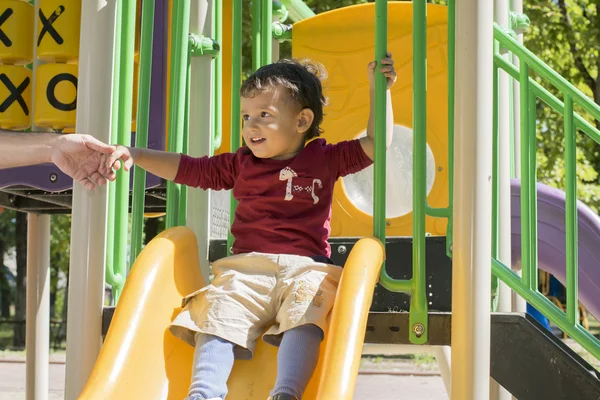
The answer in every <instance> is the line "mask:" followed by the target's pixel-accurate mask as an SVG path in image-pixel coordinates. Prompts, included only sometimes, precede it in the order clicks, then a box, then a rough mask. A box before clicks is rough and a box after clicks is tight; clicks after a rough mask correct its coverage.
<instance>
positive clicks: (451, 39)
mask: <svg viewBox="0 0 600 400" xmlns="http://www.w3.org/2000/svg"><path fill="white" fill-rule="evenodd" d="M455 60H456V2H455V0H448V207H449V208H450V210H451V212H450V218H448V228H447V229H446V254H448V256H450V257H451V256H452V227H453V225H454V224H453V222H452V211H453V210H454V76H455V70H454V63H455Z"/></svg>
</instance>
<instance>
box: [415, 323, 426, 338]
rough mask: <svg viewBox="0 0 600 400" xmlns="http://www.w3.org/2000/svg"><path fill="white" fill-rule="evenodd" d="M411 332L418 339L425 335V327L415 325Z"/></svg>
mask: <svg viewBox="0 0 600 400" xmlns="http://www.w3.org/2000/svg"><path fill="white" fill-rule="evenodd" d="M413 332H414V334H415V335H416V336H417V337H418V338H420V337H421V336H423V334H424V333H425V327H424V326H423V324H415V325H414V326H413Z"/></svg>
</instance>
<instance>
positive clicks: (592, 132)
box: [494, 54, 600, 144]
mask: <svg viewBox="0 0 600 400" xmlns="http://www.w3.org/2000/svg"><path fill="white" fill-rule="evenodd" d="M494 61H495V62H496V64H497V65H498V67H499V68H502V69H503V70H504V71H505V72H506V73H508V74H509V75H510V76H511V77H512V78H513V79H516V80H519V69H518V68H517V67H515V66H514V65H513V64H511V63H510V62H509V61H507V60H505V59H504V58H502V57H501V56H500V55H499V54H496V55H495V56H494ZM529 85H530V90H531V91H532V92H533V94H534V95H535V96H536V97H537V98H539V99H540V100H542V101H543V102H545V103H546V104H547V105H548V106H550V107H551V108H552V109H553V110H554V111H556V112H557V113H559V114H563V113H564V107H565V106H564V104H563V102H562V101H561V100H559V99H558V98H557V97H556V96H554V95H553V94H552V93H550V92H549V91H548V90H546V89H545V88H543V87H542V85H540V84H539V83H537V82H536V81H535V80H533V78H529ZM575 127H576V128H577V129H579V130H581V131H582V132H583V133H585V134H586V135H588V136H589V137H590V138H592V139H593V140H594V141H595V142H596V143H598V144H600V131H599V130H598V129H596V128H595V127H594V126H593V125H592V124H590V123H589V122H588V121H586V120H585V119H584V118H583V117H582V116H581V115H579V114H575Z"/></svg>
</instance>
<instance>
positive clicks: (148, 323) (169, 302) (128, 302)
mask: <svg viewBox="0 0 600 400" xmlns="http://www.w3.org/2000/svg"><path fill="white" fill-rule="evenodd" d="M383 260H384V247H383V246H382V244H381V242H379V241H378V240H376V239H372V238H365V239H361V240H360V241H359V242H358V243H357V244H356V245H355V247H354V248H353V250H352V252H351V253H350V256H349V258H348V262H347V263H346V266H345V268H344V272H343V275H342V279H341V282H340V287H339V290H338V294H337V299H336V303H335V306H334V309H333V316H332V320H331V329H330V331H329V334H328V337H327V338H326V340H325V341H324V342H323V345H322V347H321V356H320V361H319V366H318V368H317V371H316V372H315V374H314V376H313V378H312V380H311V382H310V385H309V387H308V389H307V391H306V393H305V395H304V399H307V400H312V399H319V400H344V399H352V396H353V393H354V386H355V383H356V376H357V374H358V366H359V362H360V355H361V351H362V345H363V341H364V336H365V329H366V324H367V316H368V314H369V307H370V305H371V301H372V297H373V290H374V287H375V283H376V282H377V279H378V277H379V268H380V266H381V264H382V262H383ZM204 285H205V282H204V280H203V278H202V275H201V273H200V267H199V263H198V251H197V242H196V237H195V235H194V233H193V232H192V231H191V230H189V229H188V228H184V227H178V228H173V229H169V230H167V231H165V232H163V233H162V234H160V235H159V236H157V237H156V238H155V239H154V240H152V242H150V243H149V244H148V246H146V248H145V249H144V250H143V251H142V253H141V254H140V256H139V257H138V259H137V261H136V262H135V264H134V266H133V268H132V270H131V273H130V275H129V277H128V279H127V282H126V284H125V288H124V290H123V293H122V295H121V298H120V300H119V304H118V306H117V308H116V310H115V314H114V317H113V320H112V323H111V326H110V329H109V331H108V334H107V337H106V340H105V342H104V345H103V346H102V350H101V351H100V355H99V357H98V360H97V361H96V365H95V367H94V370H93V371H92V374H91V376H90V378H89V380H88V382H87V385H86V386H85V388H84V390H83V392H82V394H81V396H80V397H79V398H80V399H110V400H118V399H124V400H125V399H127V400H131V399H145V400H155V399H156V400H159V399H160V400H162V399H177V400H181V399H183V398H185V396H186V394H187V390H188V387H189V384H190V377H191V365H192V357H193V348H192V347H191V346H189V345H188V344H186V343H184V342H183V341H181V340H179V339H176V338H175V337H173V336H172V335H171V333H170V332H169V330H168V325H169V323H170V322H171V321H172V320H173V318H175V316H176V315H177V314H178V312H179V311H180V309H181V308H180V307H181V298H182V297H183V296H184V295H186V294H188V293H190V292H192V291H194V290H196V289H198V288H200V287H202V286H204ZM276 356H277V349H276V348H274V347H271V346H269V345H266V344H264V343H262V341H260V344H259V346H258V348H257V351H256V354H255V357H254V359H253V360H251V361H237V362H236V363H235V365H234V368H233V372H232V374H231V377H230V379H229V383H228V386H229V395H228V396H227V399H230V400H266V399H267V397H268V396H269V390H270V389H271V388H272V386H273V384H274V381H275V372H276Z"/></svg>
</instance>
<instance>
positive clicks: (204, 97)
mask: <svg viewBox="0 0 600 400" xmlns="http://www.w3.org/2000/svg"><path fill="white" fill-rule="evenodd" d="M213 4H214V3H213V1H212V0H200V1H192V3H191V14H190V33H195V34H198V35H200V34H202V35H204V36H205V37H211V30H212V21H211V18H210V15H211V14H212V7H213ZM212 64H213V62H212V58H211V56H210V55H205V56H202V57H192V59H191V82H190V113H189V119H190V120H189V132H190V134H189V151H190V155H192V156H196V157H199V156H205V155H210V154H211V148H210V146H211V138H210V132H212V130H211V128H212V115H213V107H221V105H220V104H213V102H212V98H213V90H214V88H213V84H212V81H213V71H212ZM187 193H188V194H187V203H188V209H187V226H188V227H189V228H190V229H191V230H193V231H194V233H196V238H197V239H198V255H199V257H200V268H201V269H202V276H203V277H204V279H205V281H206V282H209V262H208V250H209V248H208V247H209V244H210V216H211V213H210V211H211V208H210V193H209V192H208V191H205V190H201V189H194V188H188V192H187Z"/></svg>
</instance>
